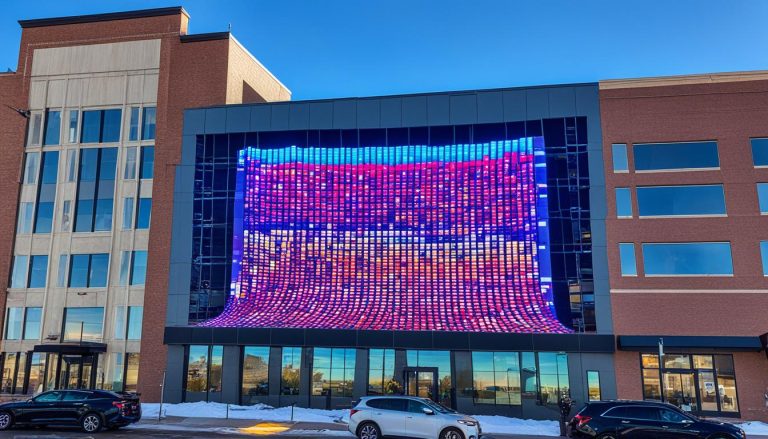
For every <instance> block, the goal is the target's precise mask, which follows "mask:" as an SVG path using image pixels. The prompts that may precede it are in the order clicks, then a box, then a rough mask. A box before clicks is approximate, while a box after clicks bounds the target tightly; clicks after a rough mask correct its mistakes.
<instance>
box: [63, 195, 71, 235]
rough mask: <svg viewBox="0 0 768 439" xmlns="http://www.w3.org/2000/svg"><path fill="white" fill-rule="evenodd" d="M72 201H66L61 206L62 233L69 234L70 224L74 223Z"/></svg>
mask: <svg viewBox="0 0 768 439" xmlns="http://www.w3.org/2000/svg"><path fill="white" fill-rule="evenodd" d="M71 211H72V201H71V200H64V202H63V203H62V205H61V231H62V232H69V228H70V224H71V222H72V220H71V217H72V213H71Z"/></svg>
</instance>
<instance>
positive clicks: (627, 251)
mask: <svg viewBox="0 0 768 439" xmlns="http://www.w3.org/2000/svg"><path fill="white" fill-rule="evenodd" d="M619 260H620V262H621V275H622V276H637V262H636V261H635V244H633V243H631V242H621V243H619Z"/></svg>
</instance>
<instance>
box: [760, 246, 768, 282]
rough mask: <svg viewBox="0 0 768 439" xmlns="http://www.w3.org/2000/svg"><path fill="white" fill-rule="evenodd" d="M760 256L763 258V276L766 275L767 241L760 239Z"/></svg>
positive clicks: (767, 266)
mask: <svg viewBox="0 0 768 439" xmlns="http://www.w3.org/2000/svg"><path fill="white" fill-rule="evenodd" d="M760 257H761V258H762V259H763V276H768V241H760Z"/></svg>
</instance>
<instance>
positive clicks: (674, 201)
mask: <svg viewBox="0 0 768 439" xmlns="http://www.w3.org/2000/svg"><path fill="white" fill-rule="evenodd" d="M637 205H638V210H639V212H640V216H641V217H644V216H697V215H725V192H724V191H723V185H721V184H713V185H697V186H646V187H638V188H637Z"/></svg>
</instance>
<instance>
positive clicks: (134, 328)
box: [128, 306, 144, 340]
mask: <svg viewBox="0 0 768 439" xmlns="http://www.w3.org/2000/svg"><path fill="white" fill-rule="evenodd" d="M143 316H144V307H143V306H130V307H128V340H141V324H142V319H143Z"/></svg>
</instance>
